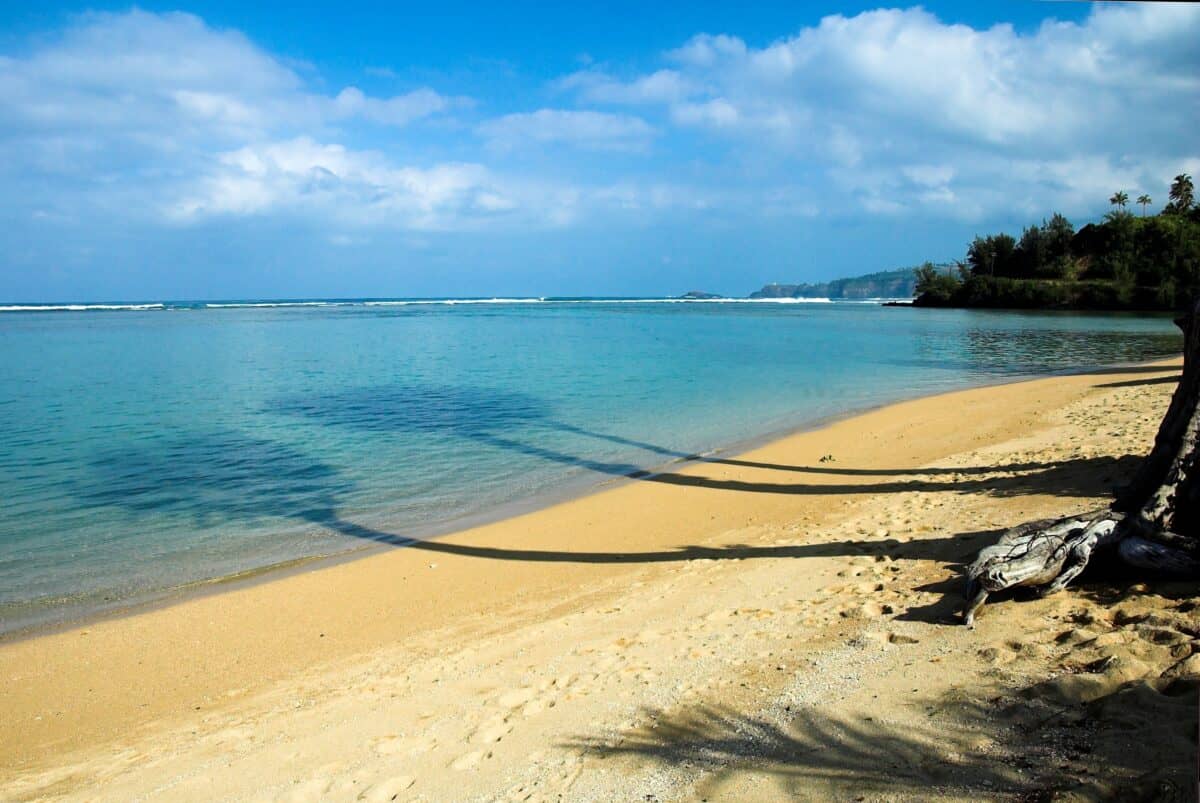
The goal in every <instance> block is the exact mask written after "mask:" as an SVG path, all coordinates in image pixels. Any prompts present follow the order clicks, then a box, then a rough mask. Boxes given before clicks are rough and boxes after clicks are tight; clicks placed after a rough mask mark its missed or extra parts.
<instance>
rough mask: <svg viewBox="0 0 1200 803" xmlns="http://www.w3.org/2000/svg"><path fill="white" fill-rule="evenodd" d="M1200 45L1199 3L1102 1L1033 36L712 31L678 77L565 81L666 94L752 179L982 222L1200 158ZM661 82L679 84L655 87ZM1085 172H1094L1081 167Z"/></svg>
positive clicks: (834, 20) (933, 25)
mask: <svg viewBox="0 0 1200 803" xmlns="http://www.w3.org/2000/svg"><path fill="white" fill-rule="evenodd" d="M1196 41H1200V7H1197V6H1189V5H1186V4H1145V5H1137V6H1126V5H1122V6H1107V5H1101V6H1097V7H1095V8H1094V9H1093V10H1092V12H1091V14H1090V15H1089V17H1088V18H1087V19H1086V20H1085V21H1083V22H1082V23H1063V22H1057V21H1049V22H1047V23H1045V24H1043V25H1042V26H1041V27H1039V28H1038V29H1036V30H1034V31H1032V32H1029V33H1020V32H1018V31H1016V30H1014V29H1013V28H1012V27H1011V26H1010V25H1007V24H999V25H995V26H993V27H991V28H988V29H986V30H977V29H973V28H971V27H969V26H966V25H948V24H945V23H943V22H941V21H940V20H938V19H937V18H936V17H935V16H934V15H932V14H930V13H928V12H926V11H924V10H922V9H920V8H913V9H908V10H898V9H885V10H878V11H870V12H865V13H862V14H859V15H857V16H853V17H845V16H841V15H833V16H829V17H825V18H824V19H822V20H821V21H820V22H819V23H818V24H816V25H814V26H812V27H808V28H804V29H801V30H800V31H799V32H797V33H796V34H794V35H792V36H790V37H788V38H785V39H781V40H779V41H776V42H774V43H772V44H769V45H767V46H765V47H761V48H754V47H750V46H748V45H746V44H745V43H744V42H743V41H741V40H739V39H737V38H735V37H730V36H725V35H718V36H712V35H708V34H701V35H698V36H695V37H693V38H692V39H691V40H689V41H688V42H686V43H685V44H684V45H683V46H681V47H679V48H677V49H675V50H673V51H670V52H668V53H667V54H666V56H665V57H666V59H667V60H668V61H670V62H672V64H673V68H672V69H670V70H658V71H652V72H649V73H646V74H645V75H642V76H638V77H634V78H632V79H630V80H624V81H622V80H618V79H617V78H615V77H613V76H612V75H610V74H607V73H604V72H601V71H597V70H592V71H588V72H584V73H575V74H574V75H572V76H568V77H567V78H566V79H563V81H561V82H560V86H561V87H564V88H567V89H571V90H574V91H575V92H577V93H578V96H579V97H580V98H581V99H583V100H588V101H591V102H597V103H608V104H611V105H629V106H633V105H639V106H642V107H644V106H645V104H647V103H650V102H656V103H657V104H658V106H659V107H660V108H661V110H662V112H663V113H664V115H665V116H666V119H668V120H670V121H671V122H672V123H674V124H675V125H676V126H677V127H678V128H677V130H676V131H675V132H674V135H675V136H686V135H687V131H688V130H692V131H694V132H696V133H698V134H704V135H710V136H716V137H720V138H722V139H723V140H725V141H727V142H728V143H729V146H730V148H732V149H734V151H733V152H735V153H737V154H738V157H737V158H738V159H739V161H741V162H742V164H743V166H744V167H746V166H748V165H751V164H753V165H757V168H756V169H755V170H748V171H747V172H748V173H749V174H752V175H754V176H755V177H756V180H757V178H758V177H759V176H761V175H766V174H774V175H776V176H786V175H787V174H789V173H792V174H802V175H806V176H811V174H812V172H814V171H820V172H823V173H824V174H825V176H826V179H827V180H828V181H829V183H830V187H831V189H833V190H840V191H842V192H845V193H851V194H853V198H854V199H856V202H857V203H858V205H860V206H861V207H863V208H865V209H867V210H868V211H872V212H876V213H885V214H897V213H904V212H911V211H914V210H918V209H922V208H924V209H929V210H932V211H935V212H937V213H938V214H943V213H947V214H954V215H956V216H962V215H982V214H986V213H988V212H989V211H991V212H994V211H997V210H1001V209H1003V208H1004V207H1005V206H1006V205H1008V204H1010V203H1011V202H1013V201H1014V200H1017V201H1022V202H1023V200H1024V198H1026V197H1027V196H1029V195H1031V194H1032V193H1034V192H1035V191H1037V192H1041V193H1043V194H1044V195H1043V200H1042V203H1043V204H1069V205H1072V206H1073V211H1082V210H1086V209H1094V208H1095V206H1096V203H1097V199H1098V198H1100V197H1101V196H1096V197H1092V198H1091V199H1090V200H1085V199H1084V197H1083V195H1084V191H1089V192H1090V191H1093V190H1095V186H1094V182H1093V181H1092V177H1093V176H1096V175H1103V176H1106V177H1108V178H1111V179H1114V180H1116V179H1121V180H1124V181H1126V182H1128V186H1131V187H1132V186H1148V185H1147V184H1146V182H1151V184H1150V186H1158V185H1159V184H1160V183H1161V182H1162V181H1163V180H1164V179H1166V178H1168V177H1169V176H1171V175H1173V174H1174V173H1175V172H1178V169H1179V168H1178V166H1179V165H1180V164H1182V163H1183V160H1186V159H1188V158H1192V157H1195V156H1196V155H1197V152H1198V151H1200V145H1198V141H1197V140H1196V138H1195V135H1194V132H1195V130H1196V129H1197V124H1198V123H1200V48H1197V47H1196V45H1195V42H1196ZM656 82H657V83H658V84H660V85H662V86H664V87H668V88H669V90H670V91H666V90H663V91H659V92H656V93H655V92H650V91H648V90H647V87H649V86H652V85H654V84H655V83H656ZM1084 163H1086V164H1088V165H1090V170H1091V173H1090V174H1088V175H1084V174H1076V173H1074V172H1073V168H1075V167H1078V166H1079V165H1081V164H1084ZM931 164H932V165H936V171H935V172H930V170H931V168H930V165H931ZM1009 165H1013V166H1017V168H1018V169H1013V170H1010V169H1007V166H1009ZM1030 165H1037V166H1039V167H1038V168H1037V169H1036V170H1030V169H1026V167H1027V166H1030ZM1151 169H1164V170H1165V171H1167V172H1165V173H1163V174H1162V175H1155V176H1151V175H1150V171H1151ZM935 179H936V180H935ZM1135 181H1136V182H1141V183H1140V184H1134V182H1135ZM993 182H994V183H995V184H994V185H993V184H992V183H993ZM1114 186H1118V185H1114ZM1120 186H1124V185H1120ZM872 187H874V188H876V189H872ZM884 187H887V189H886V190H883V189H881V188H884ZM1111 191H1112V190H1111V189H1109V190H1107V192H1108V193H1110V192H1111ZM1103 197H1104V198H1106V197H1107V194H1104V195H1103ZM831 206H832V207H833V208H836V207H837V206H838V205H837V204H836V203H835V204H833V205H831ZM841 206H842V207H843V208H847V207H849V206H853V202H851V203H849V204H847V203H843V204H841Z"/></svg>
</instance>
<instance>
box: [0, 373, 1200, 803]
mask: <svg viewBox="0 0 1200 803" xmlns="http://www.w3.org/2000/svg"><path fill="white" fill-rule="evenodd" d="M1177 373H1178V363H1177V362H1167V363H1159V364H1156V366H1147V367H1142V368H1132V369H1114V370H1112V371H1110V372H1105V373H1102V374H1096V375H1088V376H1073V377H1057V378H1051V379H1043V380H1036V381H1031V382H1023V383H1019V384H1013V385H1005V386H999V387H991V388H982V389H976V390H969V391H964V392H958V393H952V394H947V395H942V396H937V397H931V398H926V399H920V400H917V401H912V402H906V403H903V404H897V405H893V406H889V407H886V408H883V409H880V410H876V411H872V412H869V413H866V414H863V415H860V416H857V417H855V418H852V419H847V420H844V421H840V422H838V423H835V424H832V425H830V426H828V427H825V428H823V429H820V430H816V431H811V432H804V433H800V434H796V435H792V436H789V437H786V438H783V439H781V440H778V441H775V442H772V443H770V444H767V445H765V446H762V447H760V448H757V449H754V450H753V451H750V452H748V453H746V454H742V455H739V456H738V457H736V458H727V459H717V460H714V461H711V462H703V463H698V464H693V465H689V466H687V467H684V468H680V469H678V470H675V471H671V472H668V473H666V474H662V475H658V476H656V477H654V478H651V479H648V480H644V481H636V482H629V483H627V484H623V485H621V486H619V487H616V488H612V489H609V490H606V491H603V492H600V493H596V494H593V495H590V496H586V497H583V498H580V499H576V500H573V501H570V502H566V503H562V504H559V505H555V506H553V507H550V508H547V509H544V510H539V511H536V512H533V513H529V514H526V515H522V516H518V517H515V518H512V519H508V520H505V521H501V522H497V523H494V524H489V525H486V526H481V527H477V528H474V529H470V530H466V531H464V532H461V533H457V534H455V535H452V536H448V537H445V538H441V539H438V540H437V541H435V542H430V543H426V544H423V545H420V546H418V547H413V548H401V549H391V550H387V551H383V552H380V553H378V554H374V555H371V556H369V557H365V558H363V559H360V560H355V561H350V562H347V563H342V564H339V565H334V566H329V567H324V568H319V569H316V570H311V571H303V572H299V573H295V574H291V575H289V576H284V577H281V578H279V579H274V580H271V581H269V582H263V583H259V584H255V585H246V586H244V587H234V588H231V589H229V590H227V591H223V592H221V593H218V594H213V595H209V596H203V597H197V598H193V599H189V600H186V601H183V602H179V603H178V604H173V605H170V606H167V607H161V608H158V609H154V610H147V611H144V612H141V613H137V614H135V615H130V616H125V617H122V618H116V619H110V620H105V621H97V622H92V623H89V624H87V625H83V626H79V627H73V628H70V629H66V630H63V631H61V632H55V633H50V634H46V635H42V636H38V637H35V638H29V639H24V640H13V639H11V638H10V639H8V640H7V641H0V678H2V679H3V683H0V721H2V722H3V723H4V725H3V727H2V728H0V799H5V800H8V799H14V800H24V799H36V798H41V797H63V798H66V799H79V800H83V799H87V800H98V799H104V800H130V799H155V800H172V801H174V800H213V799H249V800H260V799H261V800H357V799H363V800H408V799H414V800H463V799H480V800H492V799H516V800H521V799H532V800H543V799H552V800H555V799H562V800H632V799H638V800H647V799H650V800H671V799H682V800H691V799H697V800H699V799H708V800H755V799H761V800H773V799H780V798H783V797H791V798H793V799H830V800H845V799H854V798H855V797H862V798H863V799H868V800H870V799H889V800H891V799H927V798H930V797H936V798H941V799H963V800H968V799H971V800H978V799H989V798H995V797H1000V798H1003V797H1007V796H1010V795H1011V793H1014V792H1034V791H1042V792H1045V791H1046V790H1051V789H1058V790H1067V794H1068V798H1067V799H1070V798H1069V795H1072V794H1073V795H1078V796H1080V799H1085V798H1087V797H1088V795H1095V794H1100V793H1113V794H1118V795H1123V794H1124V793H1125V792H1127V791H1129V790H1131V789H1135V788H1137V789H1141V788H1142V787H1145V788H1148V789H1152V788H1160V787H1161V785H1162V784H1167V785H1170V784H1175V785H1176V786H1178V785H1179V784H1180V783H1183V784H1184V787H1183V788H1184V790H1185V791H1186V790H1187V786H1186V784H1187V783H1188V778H1189V773H1190V772H1192V771H1194V767H1193V766H1191V764H1190V763H1189V758H1188V756H1189V751H1192V754H1194V751H1195V734H1196V722H1195V717H1196V691H1195V688H1196V687H1195V677H1196V675H1197V672H1198V671H1200V655H1197V653H1198V652H1200V639H1198V638H1197V637H1198V636H1200V628H1198V622H1200V614H1198V613H1197V608H1196V603H1197V596H1196V589H1195V586H1194V584H1193V585H1192V586H1190V587H1188V586H1184V585H1180V584H1169V583H1162V584H1155V585H1153V586H1151V587H1150V588H1144V587H1138V586H1132V587H1131V586H1130V582H1131V581H1128V580H1122V579H1121V578H1120V577H1109V578H1100V579H1094V578H1093V579H1092V580H1091V581H1089V582H1086V583H1083V584H1081V585H1080V586H1079V587H1077V588H1072V589H1068V591H1067V592H1064V593H1063V594H1060V595H1057V596H1054V597H1050V598H1047V599H1029V598H1020V599H1010V600H1007V601H1004V600H1002V601H1000V602H998V603H996V604H994V605H989V606H987V608H985V609H984V611H983V613H982V614H981V616H980V618H979V622H978V627H977V629H976V630H975V631H974V632H971V631H967V630H965V629H964V628H962V627H961V626H959V625H958V624H957V623H956V621H955V618H954V610H955V608H956V607H957V606H958V605H959V604H960V597H959V579H958V571H957V569H956V566H957V565H958V564H959V563H960V562H961V561H963V560H965V559H969V557H970V556H971V555H973V554H974V552H975V551H976V550H978V548H979V547H980V546H982V545H984V544H986V543H988V542H989V541H990V540H991V539H994V538H995V536H996V534H997V532H998V531H1000V530H1002V529H1004V528H1006V527H1008V526H1011V525H1013V524H1016V523H1019V522H1021V521H1025V520H1028V519H1031V518H1040V517H1046V516H1057V515H1063V514H1068V513H1074V512H1078V511H1082V510H1086V509H1088V508H1092V507H1097V506H1100V505H1103V504H1104V503H1105V502H1106V498H1107V493H1108V490H1109V488H1110V487H1111V486H1112V485H1113V484H1114V483H1117V482H1119V481H1120V479H1121V477H1122V476H1125V475H1126V474H1127V473H1128V472H1129V470H1130V469H1131V468H1132V466H1133V465H1135V463H1136V459H1135V457H1134V456H1135V455H1139V454H1141V453H1143V452H1144V451H1146V450H1147V449H1148V446H1149V444H1150V442H1151V439H1152V438H1153V434H1154V431H1155V428H1156V426H1157V423H1158V421H1159V419H1160V417H1161V415H1162V412H1163V411H1164V410H1165V408H1166V405H1167V402H1168V400H1169V396H1170V392H1171V390H1172V388H1173V385H1172V384H1171V383H1170V381H1169V378H1170V377H1171V376H1173V375H1175V374H1177ZM826 455H831V456H832V459H831V460H826V461H825V462H821V458H822V457H824V456H826ZM1189 678H1191V680H1189ZM1191 762H1192V763H1194V758H1193V759H1192V760H1191ZM1181 779H1182V780H1181ZM1155 784H1158V785H1159V786H1155ZM1147 785H1148V786H1147ZM1072 790H1073V791H1072ZM647 796H649V797H647Z"/></svg>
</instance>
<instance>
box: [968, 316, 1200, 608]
mask: <svg viewBox="0 0 1200 803" xmlns="http://www.w3.org/2000/svg"><path fill="white" fill-rule="evenodd" d="M1176 323H1177V324H1178V325H1179V327H1180V328H1181V329H1183V332H1184V352H1183V374H1182V376H1181V377H1180V379H1179V386H1178V387H1177V388H1176V389H1175V395H1174V396H1173V397H1172V398H1171V405H1170V407H1169V408H1168V409H1167V413H1166V415H1165V416H1164V417H1163V420H1162V423H1161V424H1160V425H1159V428H1158V435H1157V436H1156V437H1155V439H1154V448H1153V449H1152V450H1151V452H1150V454H1149V455H1148V456H1147V457H1146V459H1145V460H1144V461H1143V462H1142V464H1141V465H1140V467H1139V469H1138V473H1137V475H1136V476H1135V477H1134V479H1133V481H1132V482H1131V483H1130V484H1129V485H1127V486H1126V487H1125V488H1124V489H1123V490H1122V491H1120V492H1119V493H1118V494H1117V498H1116V499H1115V500H1114V502H1113V503H1112V505H1111V506H1110V507H1108V508H1104V509H1101V510H1096V511H1093V512H1092V513H1087V514H1084V515H1081V516H1071V517H1068V518H1064V519H1046V520H1043V521H1032V522H1029V523H1027V524H1022V525H1020V526H1018V527H1014V528H1012V529H1011V530H1009V531H1008V532H1006V533H1004V535H1002V536H1001V537H1000V540H999V541H998V542H997V543H996V544H994V545H993V546H989V547H986V548H985V549H983V550H981V551H980V552H979V555H978V557H976V559H975V562H974V563H972V564H971V565H970V566H969V567H968V568H967V593H966V598H967V603H966V607H965V608H964V611H963V620H964V622H965V623H966V624H967V626H968V627H972V626H974V623H975V614H976V613H977V612H978V611H979V608H980V607H981V606H982V605H983V603H984V602H985V601H986V600H987V598H988V595H989V594H994V593H995V592H997V591H1002V590H1004V589H1007V588H1014V587H1017V586H1030V587H1033V588H1036V589H1037V590H1038V591H1039V592H1040V593H1043V594H1053V593H1054V592H1056V591H1061V590H1062V589H1063V588H1064V587H1066V585H1067V584H1068V583H1070V582H1071V581H1072V580H1074V579H1075V578H1076V577H1078V576H1079V573H1080V572H1082V571H1083V570H1084V569H1085V568H1086V567H1087V565H1088V561H1089V560H1091V558H1092V555H1093V553H1094V552H1095V551H1096V550H1097V549H1101V550H1103V549H1104V548H1105V547H1115V548H1114V549H1112V550H1111V554H1113V555H1115V556H1116V557H1118V558H1119V559H1120V560H1122V561H1124V562H1125V563H1128V564H1130V565H1132V566H1136V567H1138V568H1142V569H1147V570H1151V571H1154V572H1162V573H1168V574H1174V575H1183V576H1190V577H1197V578H1200V465H1197V463H1198V461H1200V453H1198V451H1197V449H1198V441H1200V299H1197V301H1196V302H1195V303H1194V304H1193V306H1192V309H1191V312H1190V313H1189V314H1188V315H1185V316H1184V317H1182V318H1180V319H1178V320H1177V321H1176Z"/></svg>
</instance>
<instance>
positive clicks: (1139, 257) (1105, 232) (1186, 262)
mask: <svg viewBox="0 0 1200 803" xmlns="http://www.w3.org/2000/svg"><path fill="white" fill-rule="evenodd" d="M1129 201H1130V197H1129V194H1128V193H1127V192H1125V191H1124V190H1121V191H1118V192H1116V193H1114V194H1113V195H1112V197H1111V198H1109V203H1111V204H1112V206H1113V209H1112V211H1110V212H1109V213H1108V214H1106V215H1105V216H1104V220H1103V221H1102V222H1100V223H1089V224H1087V225H1086V226H1084V227H1083V228H1081V229H1080V230H1079V231H1076V230H1075V227H1074V226H1073V225H1072V224H1071V222H1070V221H1069V220H1067V219H1066V218H1065V217H1063V216H1062V215H1061V214H1058V213H1055V214H1054V215H1052V216H1051V217H1050V219H1049V220H1043V222H1042V224H1041V225H1040V226H1038V225H1033V226H1029V227H1028V228H1026V229H1025V230H1024V231H1023V232H1022V233H1021V237H1020V239H1017V238H1015V237H1013V236H1012V235H1010V234H1004V233H1001V234H991V235H988V236H986V237H976V238H975V240H974V241H973V242H972V243H971V245H970V247H969V248H968V249H967V255H966V259H965V260H963V261H960V262H957V263H954V265H953V266H951V267H950V269H949V270H947V269H946V268H945V267H941V266H936V265H933V264H932V263H929V262H926V263H925V264H924V265H922V266H921V267H919V268H917V269H916V296H917V297H916V300H915V301H914V302H913V303H914V304H915V305H917V306H923V307H998V308H1021V309H1038V308H1061V309H1143V310H1172V309H1181V308H1183V307H1185V306H1186V305H1187V304H1188V303H1189V302H1190V301H1191V300H1192V299H1193V298H1195V297H1197V296H1200V207H1197V206H1196V203H1195V197H1194V187H1193V184H1192V177H1191V176H1189V175H1187V174H1181V175H1178V176H1176V177H1175V180H1174V182H1172V184H1171V189H1170V198H1169V203H1167V204H1166V206H1165V207H1163V209H1162V211H1161V212H1159V213H1158V214H1154V215H1147V214H1146V207H1148V206H1149V205H1150V204H1152V203H1153V200H1152V199H1151V198H1150V196H1149V195H1145V194H1142V195H1139V197H1138V198H1137V199H1136V201H1135V203H1136V204H1138V205H1140V206H1141V207H1142V210H1141V214H1140V215H1137V214H1135V213H1134V212H1132V211H1130V209H1129V208H1128V207H1129Z"/></svg>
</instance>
